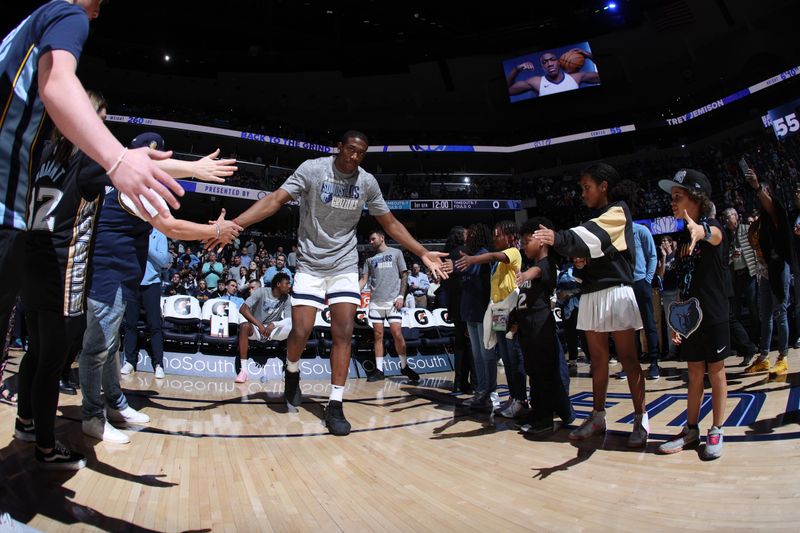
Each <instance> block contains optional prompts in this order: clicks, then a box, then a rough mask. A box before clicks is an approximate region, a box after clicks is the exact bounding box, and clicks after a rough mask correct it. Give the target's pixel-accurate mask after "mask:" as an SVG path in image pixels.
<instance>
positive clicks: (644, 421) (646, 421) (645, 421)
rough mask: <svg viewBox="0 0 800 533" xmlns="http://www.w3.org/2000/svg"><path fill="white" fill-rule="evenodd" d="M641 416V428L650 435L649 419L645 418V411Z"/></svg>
mask: <svg viewBox="0 0 800 533" xmlns="http://www.w3.org/2000/svg"><path fill="white" fill-rule="evenodd" d="M641 416H642V427H643V428H644V430H645V431H647V432H648V433H650V417H649V416H647V411H645V412H644V413H642V415H641Z"/></svg>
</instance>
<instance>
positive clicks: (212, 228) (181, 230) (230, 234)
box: [150, 209, 242, 269]
mask: <svg viewBox="0 0 800 533" xmlns="http://www.w3.org/2000/svg"><path fill="white" fill-rule="evenodd" d="M150 223H151V224H152V225H153V226H154V227H155V228H156V229H158V230H159V231H160V232H161V233H163V234H164V235H166V236H167V237H170V238H172V239H178V240H181V241H204V242H205V241H213V242H215V243H219V246H220V247H222V246H224V245H225V244H227V243H229V242H231V241H233V240H234V239H235V238H236V237H238V236H239V232H240V231H242V228H241V226H239V225H238V224H236V223H235V222H233V221H231V220H225V210H224V209H223V210H222V212H221V213H220V216H219V218H218V219H217V220H216V221H215V222H214V223H213V224H197V223H195V222H189V221H188V220H182V219H179V218H175V217H173V216H172V215H171V214H170V215H169V216H166V217H165V216H162V215H158V216H155V217H153V219H152V220H151V221H150ZM218 264H219V263H218ZM219 265H220V269H221V268H222V265H221V264H219ZM204 266H205V265H204Z"/></svg>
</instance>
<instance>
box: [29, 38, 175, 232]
mask: <svg viewBox="0 0 800 533" xmlns="http://www.w3.org/2000/svg"><path fill="white" fill-rule="evenodd" d="M77 65H78V62H77V60H76V59H75V56H73V55H72V54H71V53H70V52H67V51H65V50H52V51H48V52H45V53H44V54H42V56H41V58H39V73H38V83H39V94H40V95H41V98H42V102H44V105H45V108H46V109H47V112H48V114H49V115H50V117H51V118H52V119H53V122H54V123H55V125H56V126H58V129H59V130H60V131H61V133H63V134H64V136H66V137H67V139H69V140H70V141H72V142H73V143H74V144H75V146H77V147H78V148H79V149H80V150H81V151H83V152H84V153H85V154H86V155H88V156H89V157H91V158H92V159H94V160H95V161H96V162H97V163H98V164H99V165H100V166H101V167H103V169H104V170H105V171H106V172H108V173H109V177H110V178H111V181H112V183H113V184H114V186H115V187H116V188H117V189H118V190H119V191H120V192H123V193H125V194H126V195H127V196H128V197H129V198H130V199H131V201H132V202H133V205H134V206H136V208H137V209H138V210H139V212H140V213H142V214H143V216H144V217H145V218H146V219H147V220H149V219H150V218H151V216H150V215H149V214H148V212H147V211H146V210H145V209H144V206H143V205H142V202H141V199H140V198H139V196H140V195H141V196H143V197H144V198H147V199H148V200H149V201H150V203H151V204H152V205H155V206H158V208H157V209H158V212H159V213H161V214H163V215H166V214H167V213H168V212H169V208H168V207H167V206H163V207H162V205H163V204H161V203H160V202H159V201H158V198H159V197H161V198H163V199H164V200H166V201H167V203H168V204H169V205H171V206H172V207H174V208H175V209H177V208H178V207H180V204H179V203H178V200H176V199H175V196H173V193H174V194H175V195H177V196H183V188H182V187H181V186H180V184H178V183H177V182H176V181H175V180H174V179H173V178H172V177H170V176H169V175H168V174H167V173H165V172H164V171H162V170H160V169H159V168H158V167H157V166H156V164H155V162H154V160H156V159H166V158H168V157H169V152H159V151H156V150H151V149H149V148H139V149H136V150H127V151H126V150H125V148H124V147H123V146H122V144H121V143H120V142H119V141H118V140H117V139H115V138H114V136H113V135H112V134H111V132H110V131H108V128H106V127H105V125H104V124H103V122H102V121H101V120H100V117H98V116H97V113H96V112H95V109H94V108H93V107H92V104H91V102H89V98H88V97H87V96H86V90H85V89H84V88H83V86H82V85H81V82H80V81H79V80H78V78H77V77H76V76H75V69H76V67H77ZM170 190H171V191H172V192H170Z"/></svg>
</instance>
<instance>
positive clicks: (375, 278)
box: [364, 248, 407, 307]
mask: <svg viewBox="0 0 800 533" xmlns="http://www.w3.org/2000/svg"><path fill="white" fill-rule="evenodd" d="M406 270H407V268H406V260H405V259H404V258H403V253H402V252H401V251H400V250H398V249H397V248H387V249H386V251H385V252H378V253H376V254H375V255H373V256H372V257H370V258H369V259H367V260H366V261H365V262H364V272H366V273H367V275H368V276H369V288H370V305H372V306H373V307H391V306H392V304H394V299H395V298H397V297H398V296H402V294H400V275H401V274H402V273H403V272H405V271H406Z"/></svg>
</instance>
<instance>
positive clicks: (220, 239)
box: [204, 209, 244, 252]
mask: <svg viewBox="0 0 800 533" xmlns="http://www.w3.org/2000/svg"><path fill="white" fill-rule="evenodd" d="M208 223H209V224H212V225H216V227H217V229H218V231H217V235H216V236H215V237H213V238H211V239H208V240H207V241H205V242H204V244H205V246H206V250H212V249H214V248H216V249H217V252H219V251H221V250H222V248H223V247H225V245H227V244H229V243H231V242H233V241H234V240H235V239H236V237H238V236H239V232H241V231H242V230H243V229H244V228H242V227H241V226H240V225H238V224H236V223H235V222H233V221H232V220H225V209H222V210H221V211H220V213H219V218H217V220H209V221H208Z"/></svg>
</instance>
